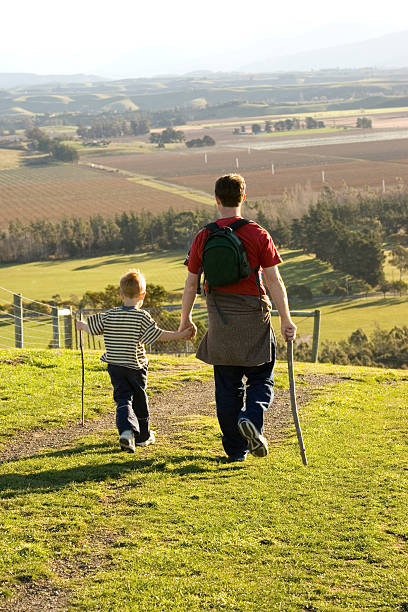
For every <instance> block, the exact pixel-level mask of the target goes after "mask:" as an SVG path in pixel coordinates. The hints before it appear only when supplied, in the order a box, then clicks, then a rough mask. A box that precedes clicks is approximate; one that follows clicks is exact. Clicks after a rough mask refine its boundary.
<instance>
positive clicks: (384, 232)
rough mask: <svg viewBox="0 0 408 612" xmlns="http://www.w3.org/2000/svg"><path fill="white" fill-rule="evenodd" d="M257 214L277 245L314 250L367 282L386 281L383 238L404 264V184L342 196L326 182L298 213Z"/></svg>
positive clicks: (407, 197) (407, 252)
mask: <svg viewBox="0 0 408 612" xmlns="http://www.w3.org/2000/svg"><path fill="white" fill-rule="evenodd" d="M257 220H258V222H259V223H260V224H261V225H263V226H264V227H265V228H266V229H267V230H268V231H269V232H270V233H271V234H272V236H273V238H274V240H275V242H276V244H277V245H278V246H281V247H289V248H294V249H302V250H303V251H304V252H305V253H312V254H314V255H316V256H317V257H318V258H319V259H321V260H322V261H326V262H328V263H330V264H331V265H332V266H333V268H334V269H335V270H339V271H341V272H344V273H345V274H349V275H351V276H352V277H354V278H357V279H361V280H363V281H365V282H366V283H368V284H369V285H370V286H371V287H376V286H377V285H380V284H381V283H383V282H384V274H383V263H384V251H383V244H384V243H388V245H389V246H390V247H391V248H392V249H393V250H394V251H395V265H397V267H399V266H402V269H404V265H405V263H404V262H406V263H407V265H408V249H406V248H405V246H404V244H403V243H404V241H407V242H408V192H407V191H404V190H397V191H395V192H393V193H390V194H381V195H379V194H376V193H367V194H362V193H359V194H357V196H356V197H355V198H354V200H353V199H352V198H350V199H349V200H346V201H344V199H343V196H342V194H337V193H336V192H334V190H332V189H331V188H329V187H325V188H324V190H323V191H322V193H321V195H320V197H319V200H318V201H317V203H316V204H315V205H312V206H310V208H309V210H308V212H307V213H306V214H304V215H303V216H302V217H300V218H295V219H293V220H286V219H282V218H281V217H274V218H273V217H271V216H268V215H266V214H265V213H264V212H263V211H262V210H260V211H259V212H258V217H257ZM400 269H401V268H400Z"/></svg>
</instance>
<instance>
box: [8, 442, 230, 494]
mask: <svg viewBox="0 0 408 612" xmlns="http://www.w3.org/2000/svg"><path fill="white" fill-rule="evenodd" d="M101 448H102V450H101ZM89 451H91V453H92V452H93V451H94V452H96V453H97V454H101V453H106V454H110V455H115V454H116V453H115V451H114V450H112V447H111V446H110V445H108V444H99V445H98V444H95V445H86V446H80V447H78V448H76V449H67V450H61V451H56V452H54V453H44V454H43V455H36V456H35V457H31V458H30V459H33V458H35V459H41V458H50V457H55V458H58V457H60V458H63V457H69V456H73V455H76V454H80V453H81V454H83V453H84V452H89ZM117 454H122V453H121V451H120V450H119V449H118V450H117ZM204 462H205V463H210V464H223V463H225V460H224V458H221V457H211V456H202V455H194V454H189V455H181V456H174V457H170V458H168V459H167V458H166V459H163V457H152V458H140V459H137V458H135V456H134V455H132V459H129V460H127V461H126V460H125V461H119V462H116V461H113V462H109V463H99V464H97V465H95V464H92V465H78V466H76V467H70V468H67V469H61V470H58V469H49V470H43V471H41V472H33V473H26V474H15V473H14V474H2V475H0V491H1V493H0V499H10V498H13V497H16V496H18V495H21V494H30V493H40V492H44V493H52V492H55V491H58V490H60V489H62V488H64V487H66V486H67V485H70V484H72V483H76V484H81V483H89V482H103V481H106V480H111V479H117V478H120V477H122V476H124V475H125V474H129V473H134V472H142V473H143V472H144V473H149V472H150V473H157V472H161V473H167V474H169V475H175V476H181V477H182V476H187V475H189V476H203V475H204V474H208V475H210V474H212V473H213V470H212V468H211V467H206V466H205V465H204ZM237 469H242V466H241V465H239V466H235V465H234V466H231V468H230V469H229V470H228V472H229V473H231V472H232V471H235V470H237ZM224 476H225V475H224Z"/></svg>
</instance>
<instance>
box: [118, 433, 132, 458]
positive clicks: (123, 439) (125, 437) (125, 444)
mask: <svg viewBox="0 0 408 612" xmlns="http://www.w3.org/2000/svg"><path fill="white" fill-rule="evenodd" d="M119 443H120V447H121V449H122V450H124V451H126V452H127V453H134V452H135V434H134V433H133V431H132V430H131V429H126V431H122V433H121V434H120V438H119Z"/></svg>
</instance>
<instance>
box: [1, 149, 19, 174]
mask: <svg viewBox="0 0 408 612" xmlns="http://www.w3.org/2000/svg"><path fill="white" fill-rule="evenodd" d="M21 156H22V152H21V151H14V150H13V149H0V170H9V169H10V168H18V167H19V165H20V163H21Z"/></svg>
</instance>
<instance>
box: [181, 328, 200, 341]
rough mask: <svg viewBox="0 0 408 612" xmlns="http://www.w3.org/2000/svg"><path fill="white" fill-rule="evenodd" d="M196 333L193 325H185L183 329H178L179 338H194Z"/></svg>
mask: <svg viewBox="0 0 408 612" xmlns="http://www.w3.org/2000/svg"><path fill="white" fill-rule="evenodd" d="M196 333H197V328H196V326H195V325H194V326H190V327H186V328H185V329H182V330H180V331H179V334H180V339H181V340H191V338H194V336H195V335H196Z"/></svg>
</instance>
